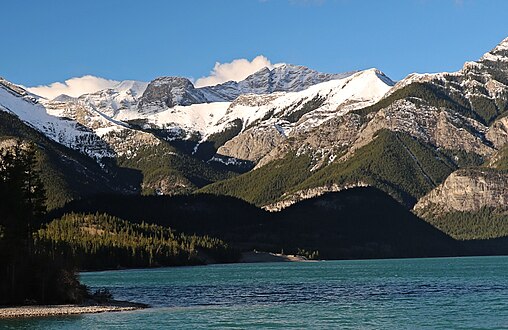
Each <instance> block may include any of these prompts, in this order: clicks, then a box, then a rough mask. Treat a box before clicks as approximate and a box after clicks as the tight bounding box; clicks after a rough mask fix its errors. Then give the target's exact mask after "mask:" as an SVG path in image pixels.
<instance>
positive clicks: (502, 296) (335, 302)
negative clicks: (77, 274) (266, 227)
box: [0, 257, 508, 329]
mask: <svg viewBox="0 0 508 330" xmlns="http://www.w3.org/2000/svg"><path fill="white" fill-rule="evenodd" d="M507 275H508V257H470V258H435V259H397V260H356V261H322V262H294V263H259V264H230V265H209V266H197V267H177V268H159V269H139V270H122V271H107V272H90V273H82V274H81V280H82V281H83V282H84V283H85V284H87V285H89V286H91V287H92V288H103V287H105V288H108V289H109V290H110V291H111V292H112V293H113V294H114V296H115V298H116V299H120V300H130V301H137V302H143V303H148V304H150V305H152V306H153V308H150V309H147V310H141V311H134V312H122V313H105V314H92V315H80V316H69V317H55V318H38V319H29V320H26V319H25V320H4V321H0V328H8V329H9V328H12V329H124V328H127V329H208V328H211V329H258V328H259V329H287V328H294V329H301V328H312V329H336V328H344V329H348V328H352V329H356V328H362V329H380V328H381V329H394V328H397V329H420V328H427V329H451V328H453V329H473V328H476V329H480V328H481V329H501V328H505V329H506V328H508V276H507Z"/></svg>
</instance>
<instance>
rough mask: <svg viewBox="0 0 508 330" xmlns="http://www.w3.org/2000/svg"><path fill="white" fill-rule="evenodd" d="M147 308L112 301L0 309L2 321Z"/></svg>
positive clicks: (145, 306) (135, 304) (143, 305)
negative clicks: (4, 319) (3, 319)
mask: <svg viewBox="0 0 508 330" xmlns="http://www.w3.org/2000/svg"><path fill="white" fill-rule="evenodd" d="M147 307H148V306H147V305H145V304H138V303H131V302H127V301H110V302H107V303H103V304H97V303H92V304H82V305H34V306H17V307H0V319H1V318H19V317H44V316H61V315H77V314H90V313H105V312H124V311H132V310H136V309H143V308H147Z"/></svg>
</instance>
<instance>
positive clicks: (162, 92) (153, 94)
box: [138, 77, 207, 113]
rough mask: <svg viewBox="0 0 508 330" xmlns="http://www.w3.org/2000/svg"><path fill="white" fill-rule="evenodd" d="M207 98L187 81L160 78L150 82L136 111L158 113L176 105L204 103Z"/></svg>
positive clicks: (177, 78) (178, 78)
mask: <svg viewBox="0 0 508 330" xmlns="http://www.w3.org/2000/svg"><path fill="white" fill-rule="evenodd" d="M206 102H207V98H206V97H205V95H204V94H203V92H202V91H200V90H199V89H196V88H194V85H193V84H192V83H191V82H190V80H189V79H186V78H181V77H162V78H157V79H155V80H153V81H152V82H150V83H149V84H148V86H147V88H146V90H145V92H144V93H143V95H142V96H141V98H140V99H139V103H138V109H139V111H140V112H142V113H150V112H155V111H160V109H167V108H172V107H175V106H177V105H184V106H185V105H191V104H196V103H206Z"/></svg>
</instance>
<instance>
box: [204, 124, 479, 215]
mask: <svg viewBox="0 0 508 330" xmlns="http://www.w3.org/2000/svg"><path fill="white" fill-rule="evenodd" d="M481 162H482V159H481V157H479V156H477V155H474V154H467V153H465V152H462V151H454V150H443V149H439V150H438V149H436V148H434V147H433V146H431V145H428V144H425V143H422V142H420V141H418V140H416V139H415V138H413V137H411V136H409V135H407V134H404V133H398V132H392V131H388V130H381V131H379V132H378V134H377V136H376V138H375V139H374V140H373V141H372V142H371V143H369V144H368V145H366V146H364V147H362V148H360V149H359V150H357V151H356V152H355V154H354V155H353V156H352V157H350V158H349V159H347V160H346V161H338V160H336V161H335V162H333V163H331V164H329V165H327V166H324V167H322V168H320V169H318V170H316V171H314V172H310V171H309V170H310V168H311V167H312V160H311V159H310V158H309V157H308V156H307V155H300V156H296V155H295V154H292V153H290V154H288V155H286V156H285V157H284V158H282V159H279V160H275V161H273V162H271V163H269V164H267V165H265V166H263V167H261V168H259V169H256V170H253V171H251V172H248V173H245V174H242V175H240V176H237V177H234V178H231V179H228V180H224V181H220V182H216V183H214V184H211V185H208V186H206V187H204V188H203V189H201V190H200V192H205V193H213V194H218V195H228V196H235V197H239V198H242V199H244V200H246V201H248V202H250V203H254V204H256V205H258V206H263V205H267V204H271V203H274V202H276V201H279V200H281V199H283V195H284V194H286V195H290V194H291V193H294V192H297V191H299V190H304V189H310V188H314V187H320V186H328V185H332V184H337V185H347V184H356V183H358V182H362V183H365V184H368V185H371V186H374V187H377V188H379V189H381V190H383V191H385V192H387V193H389V194H390V195H391V196H393V197H395V198H396V199H397V200H398V201H399V202H401V203H403V204H404V205H406V206H407V207H411V206H412V205H414V203H415V202H416V200H417V199H418V198H420V197H422V196H423V195H425V194H426V193H428V192H429V191H430V190H431V189H433V188H434V187H436V186H437V185H438V184H440V183H441V182H443V180H444V179H445V178H446V177H447V176H448V175H449V174H450V173H451V172H453V171H454V170H456V169H457V168H458V166H459V164H460V165H461V166H469V165H478V164H479V163H481Z"/></svg>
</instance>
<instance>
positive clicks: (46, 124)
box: [0, 38, 508, 239]
mask: <svg viewBox="0 0 508 330" xmlns="http://www.w3.org/2000/svg"><path fill="white" fill-rule="evenodd" d="M507 76H508V38H507V39H505V40H503V41H502V42H501V43H500V44H499V45H497V46H496V47H495V48H494V49H492V50H491V51H489V52H487V53H486V54H485V55H484V56H482V57H481V58H480V59H479V60H478V61H475V62H467V63H465V64H464V65H463V67H462V69H461V70H459V71H457V72H443V73H434V74H411V75H409V76H407V77H406V78H404V79H403V80H401V81H399V82H396V83H395V82H393V81H392V80H390V79H389V78H388V77H387V76H386V75H384V74H383V73H382V72H381V71H379V70H377V69H368V70H363V71H356V72H348V73H344V74H326V73H319V72H317V71H314V70H311V69H309V68H305V67H301V66H295V65H282V66H276V67H274V68H273V69H268V68H264V69H261V70H259V71H258V72H255V73H254V74H252V75H250V76H249V77H247V78H246V79H244V80H242V81H238V82H233V81H231V82H226V83H223V84H219V85H216V86H206V87H196V86H194V85H193V83H192V82H191V81H190V80H188V79H186V78H182V77H161V78H157V79H155V80H153V81H151V82H149V83H143V82H137V81H124V82H121V83H120V84H118V85H117V86H114V87H113V88H110V89H106V90H102V91H98V92H96V93H91V94H85V95H81V96H79V97H76V98H73V97H69V96H66V95H61V96H59V97H57V98H55V99H53V100H46V99H43V98H40V97H38V96H36V95H33V94H30V93H28V92H26V91H25V90H24V89H23V88H22V87H20V86H17V85H15V84H12V83H10V82H7V81H5V80H2V81H1V82H0V107H1V109H2V110H4V111H5V112H8V113H10V114H11V115H14V116H17V118H18V119H19V120H21V122H23V123H24V124H25V125H27V127H30V129H33V130H36V131H38V132H40V133H41V134H44V136H46V137H47V138H48V139H49V140H51V141H53V142H54V143H59V144H60V145H62V146H65V147H68V148H71V149H74V150H75V151H78V152H79V153H81V154H82V155H83V156H86V157H88V158H89V159H93V160H94V161H95V162H96V164H97V165H98V166H99V168H101V169H102V171H103V173H105V174H104V175H106V176H107V177H110V178H111V177H112V173H117V172H118V171H122V170H128V171H131V172H130V173H137V175H138V176H136V179H129V180H127V181H126V182H128V186H130V187H134V191H137V192H142V193H145V194H166V195H171V194H181V193H189V192H195V191H200V192H206V193H212V194H220V195H228V196H233V197H238V198H241V199H244V200H246V201H248V202H250V203H253V204H255V205H256V206H259V207H263V208H265V209H267V210H271V211H280V210H283V209H285V208H288V207H290V206H291V205H293V204H295V203H297V202H301V201H303V200H305V199H309V198H313V197H317V196H320V195H323V194H325V193H330V192H337V191H342V190H347V189H351V188H354V187H363V186H371V187H376V188H378V189H380V190H382V191H384V192H385V193H388V194H389V195H390V196H391V197H393V198H395V199H396V200H397V201H398V202H399V203H401V204H402V205H403V206H405V207H406V208H407V209H408V210H412V211H413V212H415V213H417V214H418V215H420V216H421V217H423V218H424V219H425V220H426V221H428V222H430V223H431V224H433V225H435V226H436V227H438V228H440V229H442V230H443V231H445V232H446V233H447V234H449V235H452V236H453V237H455V238H468V239H469V238H475V239H482V238H490V237H503V236H506V235H508V230H505V229H499V230H497V229H496V230H492V226H493V224H496V226H498V225H499V224H502V223H503V221H504V220H503V219H505V218H506V216H505V207H504V205H503V204H504V201H505V199H503V198H504V197H503V198H498V197H497V196H504V194H505V189H506V188H505V184H504V181H506V180H505V176H506V170H507V169H508V165H506V164H507V160H508V144H507V142H508V119H507V118H508V117H507V116H506V114H507V113H508V78H506V77H507ZM88 158H87V159H88ZM115 175H116V174H115ZM139 176H141V180H139ZM120 190H123V189H120ZM461 205H468V206H469V208H468V209H464V208H463V207H462V206H461ZM436 210H439V212H436ZM475 214H476V215H478V216H481V217H484V218H485V219H490V220H486V221H484V222H482V223H481V224H477V223H475V222H474V221H472V220H467V219H473V218H474V215H475ZM447 219H448V220H447ZM460 219H466V220H464V221H465V222H464V224H465V225H464V226H461V223H460ZM503 226H504V225H503ZM503 226H501V227H499V226H498V228H504V227H503ZM466 227H467V228H469V229H467V228H466ZM464 228H466V229H464ZM468 230H469V232H468ZM473 232H474V233H475V234H472V233H473ZM468 233H469V234H468Z"/></svg>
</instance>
